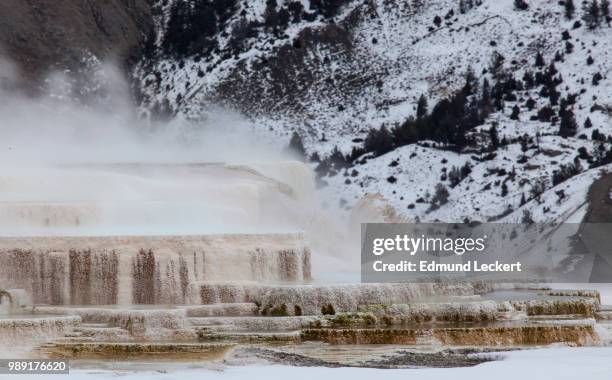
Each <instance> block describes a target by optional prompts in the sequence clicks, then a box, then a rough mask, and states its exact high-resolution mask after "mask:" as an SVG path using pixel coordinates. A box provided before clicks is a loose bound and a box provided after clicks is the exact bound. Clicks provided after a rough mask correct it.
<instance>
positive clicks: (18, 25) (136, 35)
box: [0, 0, 153, 88]
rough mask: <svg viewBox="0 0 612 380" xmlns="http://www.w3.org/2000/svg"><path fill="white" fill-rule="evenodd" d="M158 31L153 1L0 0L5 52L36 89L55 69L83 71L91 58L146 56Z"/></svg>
mask: <svg viewBox="0 0 612 380" xmlns="http://www.w3.org/2000/svg"><path fill="white" fill-rule="evenodd" d="M152 33H153V22H152V16H151V11H150V5H149V3H148V1H147V0H125V1H122V0H109V1H103V2H101V1H94V0H83V1H74V0H40V1H39V0H6V1H2V2H0V52H2V53H4V55H5V56H7V57H8V58H9V59H10V60H11V61H13V62H14V63H15V64H16V66H17V72H18V76H19V79H20V80H21V81H24V82H25V83H26V84H27V85H28V86H29V87H30V88H36V87H37V86H39V85H40V80H41V79H42V78H44V76H45V75H46V74H48V73H49V72H50V71H53V70H59V71H64V70H71V71H74V70H79V69H80V68H81V67H83V64H84V62H85V61H86V60H87V59H88V58H91V57H95V58H97V59H99V60H107V59H108V60H114V61H115V62H117V63H118V64H120V65H124V64H129V63H133V62H135V61H136V60H138V59H140V57H141V56H142V53H143V51H144V49H145V46H146V42H147V40H148V38H149V37H150V36H151V35H152Z"/></svg>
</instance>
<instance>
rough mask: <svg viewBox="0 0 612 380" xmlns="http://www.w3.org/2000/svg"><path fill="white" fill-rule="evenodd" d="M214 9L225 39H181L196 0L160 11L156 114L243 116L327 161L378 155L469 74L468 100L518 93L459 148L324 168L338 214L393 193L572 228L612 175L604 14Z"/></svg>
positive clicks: (414, 148)
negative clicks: (177, 40) (389, 135)
mask: <svg viewBox="0 0 612 380" xmlns="http://www.w3.org/2000/svg"><path fill="white" fill-rule="evenodd" d="M566 1H569V0H566ZM197 3H198V2H195V4H197ZM210 3H212V4H216V5H220V6H222V5H224V6H225V8H223V7H221V8H219V9H221V10H219V9H216V10H215V11H214V12H215V15H216V16H214V20H216V21H215V28H216V29H215V28H213V29H215V30H212V29H210V28H209V29H206V30H204V31H203V32H201V33H208V34H206V35H207V36H208V37H206V38H203V37H202V34H197V33H196V37H194V39H193V41H194V42H193V43H192V44H191V45H187V46H186V47H185V46H182V45H181V46H179V45H176V44H172V39H171V37H172V33H177V32H176V30H177V28H179V29H180V28H185V26H184V25H182V26H181V25H179V26H177V25H178V24H177V23H176V20H174V21H173V17H178V16H176V15H177V14H179V15H180V17H183V18H185V19H186V20H192V19H194V18H191V19H190V18H189V17H194V16H185V15H184V13H185V12H187V11H182V12H183V13H181V9H182V8H181V7H182V6H183V5H184V4H186V2H185V1H184V0H169V1H160V2H159V3H157V4H156V5H155V6H154V14H155V15H156V16H155V17H156V19H155V20H156V25H157V39H156V42H155V47H153V48H152V49H151V51H150V52H149V54H148V55H147V56H146V57H145V58H143V60H142V61H141V63H140V64H139V65H137V67H136V68H135V70H134V72H133V76H134V80H135V85H136V87H137V89H138V91H139V92H140V93H141V94H142V102H141V105H142V108H143V110H144V111H145V112H147V113H151V114H159V113H172V114H175V115H179V116H181V117H186V118H190V119H194V120H200V119H206V117H207V115H208V114H209V113H211V112H218V110H219V108H218V107H219V106H223V107H228V108H231V109H233V110H237V111H239V112H242V113H243V115H244V116H245V117H247V118H248V119H250V120H251V121H252V125H253V128H254V130H255V132H256V133H258V134H261V135H264V136H267V138H269V139H273V140H278V141H279V142H280V143H281V144H280V146H286V145H287V144H288V142H289V138H290V136H291V135H292V133H294V132H297V133H298V134H299V136H300V137H301V139H302V141H303V144H304V146H305V150H306V153H307V155H308V156H309V157H310V156H311V155H312V154H313V153H316V155H318V156H319V158H321V159H325V157H327V156H328V155H330V154H331V153H332V152H333V150H334V148H335V147H338V148H339V151H340V152H341V153H343V154H344V155H350V154H351V152H352V151H353V150H354V149H360V148H363V146H364V143H363V141H364V139H366V138H367V135H368V132H369V131H370V130H372V129H379V128H381V126H383V125H385V126H386V128H388V129H389V130H392V129H393V128H394V127H397V126H399V125H402V124H403V123H405V121H406V120H407V119H408V118H410V117H414V116H415V114H416V111H417V102H418V100H419V97H420V96H421V95H424V96H425V98H426V99H427V102H428V105H429V107H428V111H429V112H433V110H434V109H435V108H436V105H438V104H439V103H440V102H441V101H442V100H443V99H445V98H449V97H453V96H454V95H456V94H457V93H458V92H460V91H462V89H463V88H464V85H465V83H466V76H467V73H468V72H470V73H471V74H470V75H473V77H472V82H473V87H475V88H474V89H473V91H472V92H470V93H469V94H468V97H467V103H469V102H470V101H472V100H473V102H474V103H477V102H480V103H482V102H483V95H482V94H485V93H487V95H486V96H487V97H488V96H490V94H491V90H490V88H491V87H492V88H493V89H494V90H493V91H495V87H496V85H499V86H498V87H499V88H506V87H508V86H505V84H508V83H511V84H512V86H511V87H512V88H511V89H509V90H508V89H504V90H500V91H503V94H501V93H500V97H499V102H497V103H496V104H495V106H494V107H492V109H490V110H489V109H487V112H486V114H484V113H482V114H483V115H484V117H483V118H482V120H480V121H479V122H478V123H477V124H478V125H476V126H474V125H473V124H474V123H472V127H471V128H470V129H469V130H468V131H462V132H461V133H464V134H465V135H466V136H467V139H468V140H469V143H467V144H465V145H462V146H460V147H459V148H457V147H449V144H447V143H444V142H443V141H430V140H429V139H424V138H421V139H418V140H419V141H417V142H411V143H409V144H404V143H402V144H398V143H397V141H396V142H395V143H394V144H392V145H393V146H392V147H391V148H390V149H386V151H388V152H386V153H384V154H377V153H372V152H368V151H367V149H366V151H359V150H357V153H358V154H357V156H355V155H353V156H352V157H351V158H350V159H344V161H345V162H342V163H341V164H340V165H336V166H339V167H336V170H320V171H319V172H320V173H321V175H322V178H321V181H320V182H321V184H322V185H323V190H322V191H323V192H325V193H326V195H327V198H328V199H331V202H332V203H335V204H333V206H336V205H339V206H341V207H342V208H344V209H346V210H348V209H350V208H351V207H352V206H353V205H355V203H356V202H357V201H358V200H359V199H361V198H362V197H363V196H364V195H365V194H367V193H380V194H382V195H383V196H384V197H385V198H386V199H387V200H388V201H389V202H390V204H391V205H392V206H393V207H395V208H396V209H397V211H398V212H399V213H401V214H402V215H404V216H407V217H411V218H419V219H421V220H436V219H438V220H443V221H451V220H452V221H460V220H464V219H466V218H467V219H470V220H502V219H504V220H513V221H520V220H522V219H525V218H533V219H534V220H549V219H558V218H561V219H562V220H566V219H567V218H569V217H570V215H574V217H575V215H576V213H577V212H579V211H578V210H579V209H580V208H581V207H582V206H583V205H584V204H585V202H586V201H587V199H586V198H587V192H588V189H589V186H590V185H591V183H592V182H593V180H594V179H595V178H597V177H599V176H600V175H601V170H602V169H605V168H607V166H606V164H607V163H608V161H606V158H605V157H606V154H607V152H608V151H610V146H609V145H610V144H609V140H608V136H609V135H612V122H611V120H612V118H611V115H612V91H611V90H612V76H611V75H610V67H612V39H610V37H609V36H610V32H612V28H610V27H609V26H608V25H607V23H606V20H605V17H604V16H602V17H601V21H600V25H599V26H598V27H595V28H589V27H588V25H586V22H585V21H584V20H583V19H582V17H583V10H582V9H581V6H582V3H581V2H577V1H576V2H575V8H576V9H575V11H574V13H573V15H570V16H571V17H568V15H567V14H566V13H567V12H566V6H565V3H564V2H559V1H557V0H539V1H527V3H528V8H527V9H519V8H518V7H517V6H516V5H515V2H514V1H512V0H501V1H500V0H483V1H478V0H475V1H458V0H431V1H419V0H410V1H409V0H406V1H396V2H389V1H385V0H368V1H362V0H359V1H353V0H344V1H307V0H302V1H283V0H278V1H270V0H268V1H265V0H257V1H248V2H241V3H239V2H235V1H231V0H227V1H212V2H210ZM211 7H214V5H211ZM187 9H194V8H193V7H192V8H187ZM211 9H212V8H211ZM193 12H196V11H193ZM187 13H188V12H187ZM203 14H208V13H203ZM198 25H200V26H201V24H198ZM185 30H187V31H185ZM185 30H183V29H180V30H179V31H181V32H183V33H187V32H189V27H187V29H185ZM198 30H200V29H198ZM538 54H540V55H541V58H543V60H540V62H537V61H538V59H537V56H538ZM551 64H553V66H551ZM485 80H486V81H487V82H488V85H489V86H491V87H485V88H483V85H484V82H485ZM485 86H486V85H485ZM504 86H505V87H504ZM551 92H552V93H551ZM548 106H549V107H550V109H547V107H548ZM479 107H480V108H479V109H480V110H481V111H482V110H483V109H485V108H489V107H488V106H487V107H483V106H482V105H480V106H479ZM570 113H571V115H570ZM587 119H588V120H589V121H588V122H587ZM574 120H575V127H574V123H573V121H574ZM432 123H434V124H435V121H433V122H432ZM563 123H565V124H563ZM585 123H586V125H585ZM430 124H431V123H430ZM561 124H563V125H564V126H565V127H567V126H568V125H570V132H569V133H567V130H566V131H565V132H563V131H560V129H562V128H560V127H561ZM589 124H590V125H589ZM595 130H597V131H598V132H599V133H594V132H593V131H595ZM493 140H495V141H493ZM389 150H390V151H389ZM362 153H363V154H362ZM312 165H313V167H316V166H317V162H313V163H312ZM562 165H563V167H562ZM453 168H455V169H454V170H453ZM461 168H463V170H462V169H461ZM555 171H556V172H558V173H559V172H563V174H561V175H558V174H557V175H556V177H555V178H553V177H554V176H555V174H554V173H555ZM451 173H452V174H451ZM436 188H438V190H436ZM446 192H448V195H446Z"/></svg>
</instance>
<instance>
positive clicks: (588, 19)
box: [582, 0, 601, 30]
mask: <svg viewBox="0 0 612 380" xmlns="http://www.w3.org/2000/svg"><path fill="white" fill-rule="evenodd" d="M582 20H583V21H584V23H585V24H586V25H587V27H588V28H589V29H591V30H593V29H596V28H597V27H598V26H599V25H600V24H601V14H600V8H599V3H598V2H597V0H591V1H589V2H585V3H584V8H583V12H582Z"/></svg>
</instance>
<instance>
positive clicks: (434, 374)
mask: <svg viewBox="0 0 612 380" xmlns="http://www.w3.org/2000/svg"><path fill="white" fill-rule="evenodd" d="M495 355H498V356H501V357H502V358H503V359H502V360H498V361H493V362H487V363H484V364H480V365H478V366H475V367H465V368H415V369H363V368H321V367H289V366H280V365H271V366H261V365H258V366H243V367H226V368H222V369H219V368H205V367H196V366H185V367H176V366H175V365H173V367H172V368H171V369H167V370H157V371H154V370H147V371H143V370H130V371H112V370H84V369H77V370H73V371H71V373H70V375H69V376H68V377H67V376H66V375H50V376H40V375H31V377H32V378H36V379H40V378H44V379H67V378H78V379H84V380H90V379H91V380H94V379H96V380H97V379H124V380H136V379H138V380H140V379H155V380H170V379H181V380H196V379H223V380H234V379H236V380H239V379H240V380H241V379H250V380H255V379H293V380H300V379H317V378H318V379H351V380H361V379H368V380H369V379H372V378H379V377H381V376H384V378H385V379H386V380H392V379H402V380H405V379H409V378H410V379H418V380H428V379H457V380H462V379H469V380H480V379H482V380H485V379H486V380H490V379H495V380H505V379H512V380H515V379H585V380H587V379H588V380H609V379H611V378H612V360H611V359H612V348H611V347H599V348H566V347H564V348H548V349H535V350H525V351H513V352H506V353H497V354H495ZM159 368H161V367H159ZM14 378H15V377H14V376H12V375H0V379H7V380H8V379H14ZM18 378H20V379H23V378H29V377H28V376H19V377H18Z"/></svg>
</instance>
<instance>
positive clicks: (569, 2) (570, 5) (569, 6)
mask: <svg viewBox="0 0 612 380" xmlns="http://www.w3.org/2000/svg"><path fill="white" fill-rule="evenodd" d="M564 7H565V17H566V18H567V19H568V20H571V19H573V18H574V11H575V10H576V7H575V6H574V1H573V0H565V3H564Z"/></svg>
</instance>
